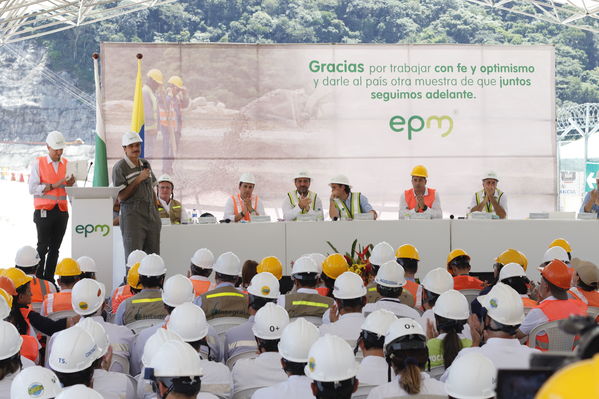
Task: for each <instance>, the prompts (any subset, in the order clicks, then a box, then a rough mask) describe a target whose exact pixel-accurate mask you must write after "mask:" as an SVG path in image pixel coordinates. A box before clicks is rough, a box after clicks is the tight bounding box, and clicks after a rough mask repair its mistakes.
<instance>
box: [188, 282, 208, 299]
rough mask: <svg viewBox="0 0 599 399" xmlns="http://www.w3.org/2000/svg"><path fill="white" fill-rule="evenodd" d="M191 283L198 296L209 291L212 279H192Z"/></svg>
mask: <svg viewBox="0 0 599 399" xmlns="http://www.w3.org/2000/svg"><path fill="white" fill-rule="evenodd" d="M191 284H193V290H194V292H195V295H196V296H200V295H202V294H204V293H206V292H208V290H210V284H211V283H210V281H203V280H193V279H192V280H191Z"/></svg>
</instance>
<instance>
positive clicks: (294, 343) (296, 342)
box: [252, 317, 319, 399]
mask: <svg viewBox="0 0 599 399" xmlns="http://www.w3.org/2000/svg"><path fill="white" fill-rule="evenodd" d="M318 337H319V334H318V328H317V327H316V326H315V325H314V324H312V323H310V322H308V321H306V320H305V319H304V318H301V317H300V318H299V319H297V320H295V321H293V322H291V323H289V324H288V325H287V327H285V329H284V330H283V334H282V335H281V340H280V341H279V353H280V354H281V367H282V368H283V371H284V372H285V374H287V376H288V378H287V380H285V381H282V382H279V383H278V384H275V385H272V386H270V387H266V388H260V389H258V390H257V391H256V392H254V394H253V395H252V398H253V399H278V398H286V399H303V398H309V397H312V388H311V384H312V380H310V379H309V378H308V377H306V373H305V371H304V370H305V368H306V365H307V364H308V353H309V351H310V348H311V347H312V345H313V344H314V342H316V341H317V340H318Z"/></svg>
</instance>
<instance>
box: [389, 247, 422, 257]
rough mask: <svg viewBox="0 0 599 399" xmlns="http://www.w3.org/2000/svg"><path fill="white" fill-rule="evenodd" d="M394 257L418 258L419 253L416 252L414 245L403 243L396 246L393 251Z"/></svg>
mask: <svg viewBox="0 0 599 399" xmlns="http://www.w3.org/2000/svg"><path fill="white" fill-rule="evenodd" d="M395 257H396V258H408V259H415V260H420V254H419V253H418V250H417V249H416V247H415V246H413V245H412V244H404V245H402V246H401V247H399V248H397V251H395Z"/></svg>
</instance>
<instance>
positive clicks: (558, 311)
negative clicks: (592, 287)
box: [535, 299, 588, 351]
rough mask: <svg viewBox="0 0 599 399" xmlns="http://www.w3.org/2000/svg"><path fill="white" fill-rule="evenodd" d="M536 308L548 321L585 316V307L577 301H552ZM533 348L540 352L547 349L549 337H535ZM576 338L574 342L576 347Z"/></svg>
mask: <svg viewBox="0 0 599 399" xmlns="http://www.w3.org/2000/svg"><path fill="white" fill-rule="evenodd" d="M537 308H539V309H541V311H542V312H543V314H545V317H547V320H548V321H555V320H563V319H567V318H568V317H570V316H572V315H578V316H584V315H585V314H587V308H588V307H587V305H586V304H584V303H582V302H581V301H579V300H577V299H564V300H559V299H554V300H553V299H552V300H550V301H543V302H541V303H540V304H539V305H538V306H537ZM536 341H537V342H536V343H535V348H536V349H539V350H541V351H547V350H548V349H549V337H548V336H547V334H542V335H537V338H536ZM576 341H578V337H576V340H575V341H574V344H575V345H576Z"/></svg>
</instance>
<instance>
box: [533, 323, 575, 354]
mask: <svg viewBox="0 0 599 399" xmlns="http://www.w3.org/2000/svg"><path fill="white" fill-rule="evenodd" d="M559 322H560V320H555V321H550V322H547V323H543V324H541V325H539V326H537V327H535V328H533V329H532V331H531V332H530V333H529V334H528V346H530V347H531V348H534V347H535V346H536V343H537V339H536V338H537V336H538V335H542V333H546V334H547V338H548V340H549V348H548V349H547V350H548V351H550V352H554V351H564V352H568V351H572V348H573V347H574V338H575V335H572V334H568V333H567V332H565V331H562V330H561V329H560V328H559Z"/></svg>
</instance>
